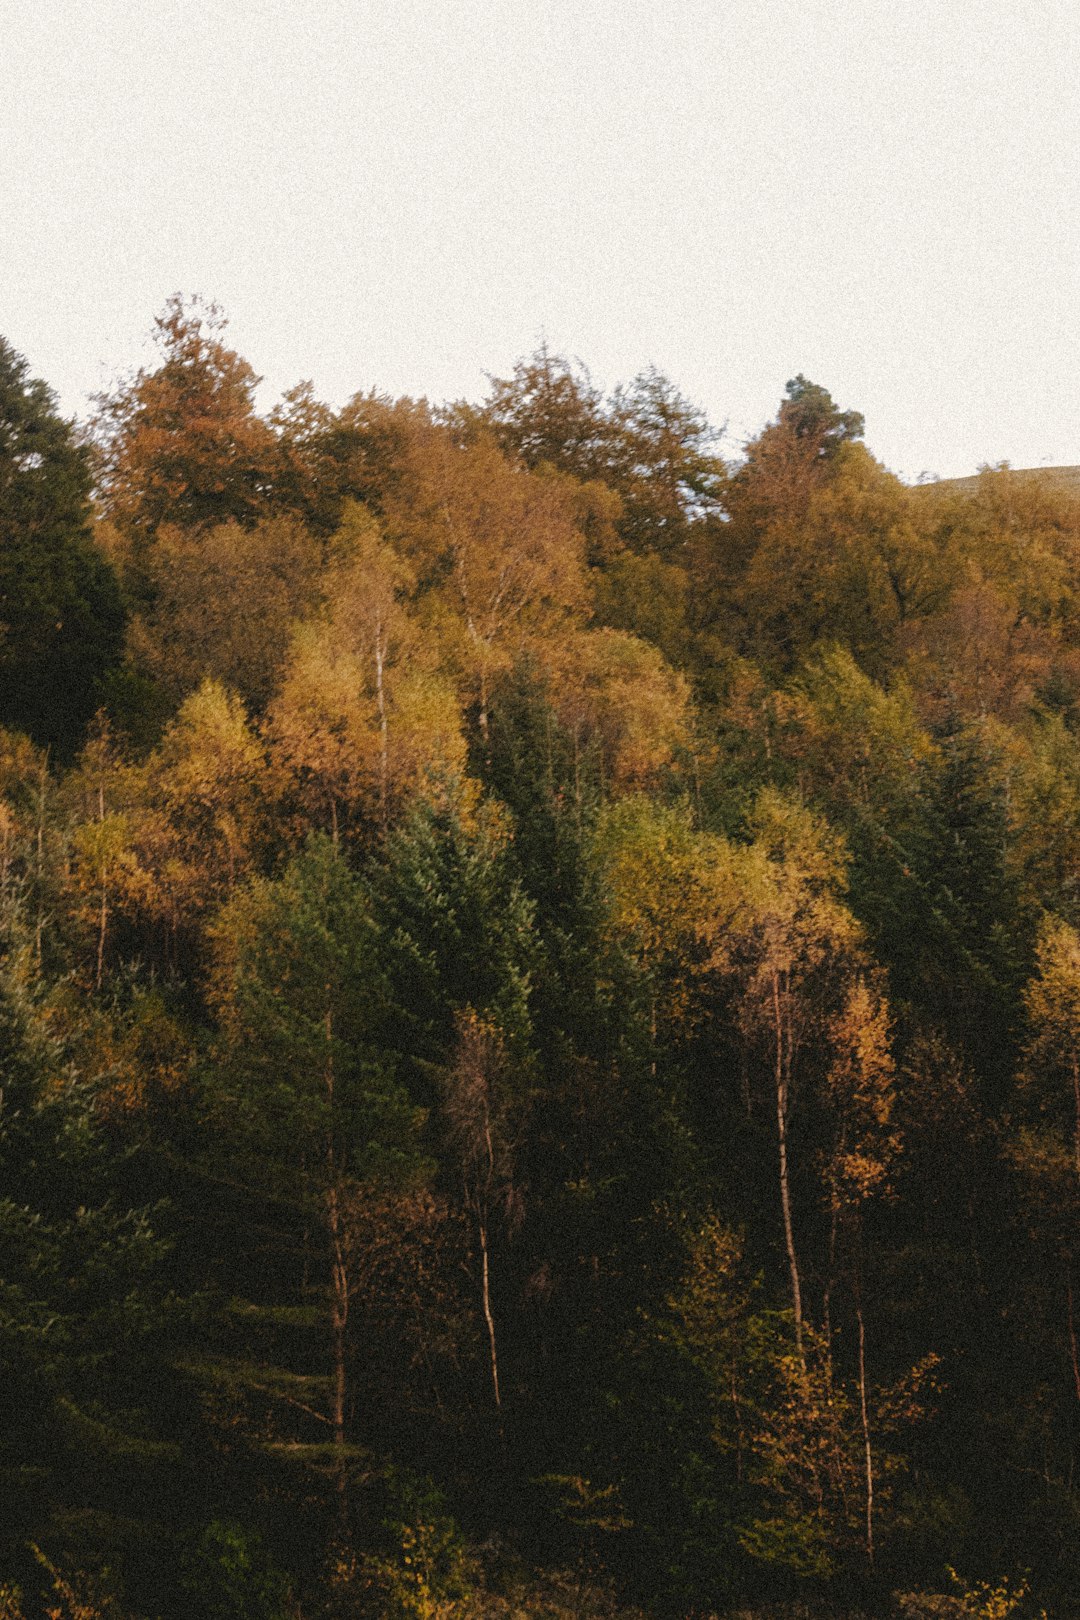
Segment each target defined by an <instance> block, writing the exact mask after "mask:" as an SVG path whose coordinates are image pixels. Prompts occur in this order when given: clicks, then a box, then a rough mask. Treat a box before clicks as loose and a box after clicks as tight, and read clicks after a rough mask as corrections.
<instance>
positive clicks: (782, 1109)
mask: <svg viewBox="0 0 1080 1620" xmlns="http://www.w3.org/2000/svg"><path fill="white" fill-rule="evenodd" d="M772 993H773V1019H774V1030H775V1035H776V1066H775V1081H776V1130H777V1137H778V1140H779V1148H780V1207H781V1209H782V1211H783V1216H784V1242H785V1245H786V1247H787V1258H788V1271H789V1272H790V1275H791V1304H792V1309H793V1311H794V1314H795V1348H796V1351H797V1352H798V1356H799V1360H800V1361H801V1360H802V1359H803V1310H802V1288H801V1286H800V1284H799V1262H798V1259H797V1257H796V1254H795V1229H794V1226H793V1224H792V1219H791V1187H790V1183H789V1177H788V1151H787V1116H788V1093H789V1088H790V1074H789V1068H788V1064H787V1063H785V1061H784V1057H785V1053H784V1022H783V1015H782V1013H781V1008H780V982H779V977H778V975H776V974H774V975H773V981H772Z"/></svg>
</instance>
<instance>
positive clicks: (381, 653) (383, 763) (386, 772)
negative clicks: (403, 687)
mask: <svg viewBox="0 0 1080 1620" xmlns="http://www.w3.org/2000/svg"><path fill="white" fill-rule="evenodd" d="M385 661H386V646H385V643H384V641H383V625H382V620H381V619H380V620H379V622H378V623H377V624H376V626H375V701H376V704H377V705H378V710H379V815H380V819H381V821H382V830H383V833H384V834H385V832H386V828H387V823H388V818H389V812H388V809H387V797H388V793H389V783H390V745H389V725H388V722H387V718H386V692H385V690H384V687H383V665H384V663H385Z"/></svg>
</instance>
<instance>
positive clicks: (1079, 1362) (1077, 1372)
mask: <svg viewBox="0 0 1080 1620" xmlns="http://www.w3.org/2000/svg"><path fill="white" fill-rule="evenodd" d="M1065 1301H1066V1304H1067V1306H1068V1317H1067V1321H1068V1327H1069V1360H1070V1362H1071V1364H1072V1375H1073V1389H1074V1390H1075V1391H1076V1399H1077V1400H1078V1401H1080V1357H1078V1356H1077V1352H1076V1318H1075V1316H1074V1315H1073V1288H1072V1276H1071V1275H1070V1274H1069V1273H1068V1272H1067V1273H1066V1276H1065Z"/></svg>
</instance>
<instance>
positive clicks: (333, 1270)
mask: <svg viewBox="0 0 1080 1620" xmlns="http://www.w3.org/2000/svg"><path fill="white" fill-rule="evenodd" d="M324 1029H325V1032H326V1065H325V1070H324V1081H325V1085H326V1100H327V1103H328V1105H329V1110H330V1116H331V1118H330V1128H329V1130H328V1131H327V1134H326V1226H327V1236H328V1237H329V1239H330V1345H331V1355H332V1358H333V1366H334V1382H333V1392H332V1396H331V1408H330V1421H331V1424H332V1426H333V1430H334V1453H335V1457H336V1463H337V1466H336V1469H335V1473H336V1477H337V1493H338V1516H339V1519H340V1521H341V1529H342V1532H343V1533H346V1532H347V1530H348V1523H349V1478H348V1467H347V1461H346V1456H345V1417H346V1411H347V1406H348V1373H347V1367H346V1359H345V1352H346V1331H347V1328H348V1323H349V1272H348V1267H347V1265H346V1262H345V1244H344V1238H343V1233H342V1223H341V1205H340V1201H339V1199H338V1185H337V1155H336V1153H335V1150H334V1131H333V1107H334V1047H333V1040H334V1023H333V1014H332V1013H331V1011H330V1009H329V1007H328V1008H327V1010H326V1013H325V1016H324Z"/></svg>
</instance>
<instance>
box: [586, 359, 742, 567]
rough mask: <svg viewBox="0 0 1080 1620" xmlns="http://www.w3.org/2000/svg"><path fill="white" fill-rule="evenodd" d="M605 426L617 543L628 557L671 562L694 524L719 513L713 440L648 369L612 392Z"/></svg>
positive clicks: (699, 415)
mask: <svg viewBox="0 0 1080 1620" xmlns="http://www.w3.org/2000/svg"><path fill="white" fill-rule="evenodd" d="M611 423H612V443H611V449H610V451H609V465H610V469H611V470H610V472H609V481H610V482H611V483H613V484H614V486H615V488H616V489H617V490H618V491H619V494H620V495H621V496H622V498H623V502H624V504H625V508H626V511H625V515H624V517H623V519H622V521H621V523H620V525H619V528H620V532H621V534H622V537H623V539H624V541H625V542H626V544H627V545H628V546H629V548H630V550H631V551H636V552H657V553H659V555H660V556H662V557H664V558H666V559H667V560H668V561H670V562H674V561H677V560H678V559H679V557H680V554H681V553H682V552H683V550H684V548H685V546H686V543H687V541H688V540H689V538H690V534H691V531H692V528H693V525H694V524H695V523H697V522H700V521H701V520H702V519H703V518H705V517H707V516H709V515H710V514H714V513H716V512H717V511H718V510H719V502H720V497H721V493H722V491H723V488H724V481H725V477H726V469H725V466H724V463H723V462H722V461H721V459H720V457H719V456H718V455H717V454H716V451H715V444H716V440H717V439H718V437H719V434H718V433H717V431H716V429H715V428H713V427H711V426H710V424H709V421H708V419H707V417H706V416H705V414H704V412H703V411H701V410H699V408H698V407H697V406H696V405H693V404H691V402H690V401H689V400H688V399H686V398H685V397H684V395H682V394H680V393H679V391H678V389H677V388H676V387H675V385H674V384H673V383H672V382H671V381H670V379H669V378H667V377H665V376H664V374H663V372H661V371H658V370H657V369H656V367H655V366H648V367H647V368H646V369H645V370H644V371H642V372H640V373H639V374H638V376H636V377H635V378H634V379H633V381H632V382H631V383H630V384H628V385H627V386H625V387H620V388H617V389H616V390H615V393H614V394H613V395H612V400H611Z"/></svg>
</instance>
